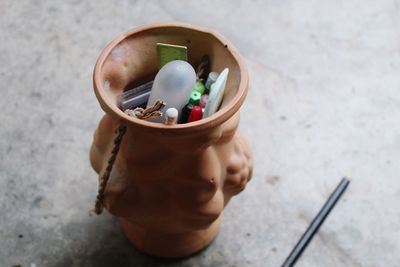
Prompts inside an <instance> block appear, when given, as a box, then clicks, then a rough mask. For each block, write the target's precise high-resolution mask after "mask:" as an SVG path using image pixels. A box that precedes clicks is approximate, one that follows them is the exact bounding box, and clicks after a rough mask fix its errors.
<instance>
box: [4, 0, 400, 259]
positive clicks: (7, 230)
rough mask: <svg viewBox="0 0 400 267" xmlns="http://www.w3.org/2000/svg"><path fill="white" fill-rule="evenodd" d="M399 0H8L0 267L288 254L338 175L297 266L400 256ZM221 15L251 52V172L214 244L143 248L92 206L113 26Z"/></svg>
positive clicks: (220, 25)
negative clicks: (325, 214)
mask: <svg viewBox="0 0 400 267" xmlns="http://www.w3.org/2000/svg"><path fill="white" fill-rule="evenodd" d="M399 6H400V2H399V1H386V0H382V1H361V0H358V1H357V0H351V1H345V0H339V1H317V0H305V1H244V0H240V1H214V2H211V1H178V0H176V1H172V0H167V1H144V0H143V1H126V0H125V1H104V0H101V1H99V0H96V1H94V0H92V1H39V0H37V1H31V0H19V1H12V0H2V1H0V14H1V15H0V34H1V42H0V63H1V64H0V90H1V96H0V107H1V112H0V125H1V126H0V157H1V158H0V210H1V211H0V266H13V265H21V266H279V265H280V264H281V263H282V261H283V260H284V259H285V257H286V256H287V254H288V253H289V251H290V250H291V248H292V247H293V245H294V244H295V242H296V241H297V239H298V238H299V236H300V235H301V233H302V232H303V231H304V229H305V228H306V227H307V225H308V223H309V222H310V220H311V219H312V218H313V216H314V215H315V214H316V212H317V211H318V210H319V208H320V206H321V205H322V204H323V202H324V201H325V199H326V198H327V196H328V195H329V193H330V192H331V190H332V189H333V188H334V187H335V185H336V184H337V182H339V180H340V178H341V177H342V176H344V175H347V176H350V177H351V178H352V183H351V185H350V187H349V190H348V191H347V192H346V194H345V195H344V197H343V199H342V201H340V203H339V204H338V206H337V207H336V208H335V209H334V211H333V213H332V214H331V216H330V217H329V218H328V220H327V221H326V223H325V224H324V225H323V227H322V229H321V231H320V232H319V234H318V235H317V236H316V237H315V239H314V240H313V242H312V243H311V245H310V246H309V247H308V249H307V250H306V252H305V254H304V255H303V257H302V258H301V259H300V261H299V262H298V264H297V266H299V267H300V266H303V267H304V266H307V267H313V266H365V267H372V266H399V264H400V242H399V237H400V212H399V205H400V182H399V176H398V175H399V173H400V167H399V164H398V160H399V158H400V127H399V119H400V91H399V90H400V75H399V70H400V9H399ZM156 21H182V22H189V23H193V24H198V25H202V26H206V27H212V28H214V29H216V30H217V31H219V32H220V33H222V34H223V35H225V36H226V37H227V38H229V39H230V40H231V41H232V42H233V43H234V44H235V45H236V46H237V48H238V49H239V50H240V51H241V53H242V54H243V55H244V57H245V58H246V60H247V63H248V66H249V71H250V75H251V87H250V93H249V95H248V98H247V101H246V103H245V105H244V107H243V109H242V122H241V128H242V131H243V132H244V133H245V134H246V135H247V136H248V137H249V140H250V142H251V143H252V145H253V147H254V155H255V173H254V179H253V180H252V181H251V183H250V184H249V186H248V187H247V189H246V191H244V192H243V193H242V194H241V195H239V196H237V197H236V198H234V199H233V200H232V202H231V203H230V204H229V206H228V208H227V209H226V210H225V213H224V222H223V225H222V229H221V232H220V234H219V236H218V238H217V239H216V240H215V242H214V243H213V244H212V245H211V246H210V247H208V248H207V249H206V250H205V251H203V252H201V253H199V254H197V255H195V256H193V257H191V258H188V259H184V260H180V261H163V260H159V259H154V258H151V257H147V256H144V255H141V254H140V253H138V252H136V251H135V249H134V248H133V247H132V246H131V245H130V244H129V242H128V241H127V240H126V239H125V238H124V237H123V236H122V234H121V232H120V229H119V226H118V224H117V222H116V220H115V218H113V217H112V216H110V215H108V214H104V215H102V216H100V217H90V216H89V215H88V210H89V209H90V208H91V207H92V204H93V200H94V198H95V195H96V188H97V177H96V175H95V173H94V172H93V171H92V170H91V168H90V166H89V161H88V150H89V147H90V143H91V140H92V134H93V131H94V129H95V127H96V126H97V123H98V121H99V119H100V117H101V116H102V114H103V112H102V110H101V109H100V107H99V105H98V103H97V100H96V98H95V96H94V94H93V92H92V85H91V72H92V68H93V66H94V63H95V60H96V58H97V56H98V55H99V53H100V51H101V49H102V48H103V47H104V46H105V44H106V43H107V42H109V41H110V40H111V39H112V38H113V37H115V36H116V35H118V34H120V33H122V32H124V31H126V30H128V29H130V28H133V27H135V26H138V25H141V24H145V23H149V22H156Z"/></svg>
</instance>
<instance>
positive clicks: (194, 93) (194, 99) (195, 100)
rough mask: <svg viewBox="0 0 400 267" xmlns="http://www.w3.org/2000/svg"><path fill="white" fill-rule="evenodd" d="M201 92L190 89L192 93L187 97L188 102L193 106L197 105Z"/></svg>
mask: <svg viewBox="0 0 400 267" xmlns="http://www.w3.org/2000/svg"><path fill="white" fill-rule="evenodd" d="M200 99H201V94H200V93H199V92H197V91H192V94H191V95H190V98H189V104H192V105H193V106H198V105H199V104H200Z"/></svg>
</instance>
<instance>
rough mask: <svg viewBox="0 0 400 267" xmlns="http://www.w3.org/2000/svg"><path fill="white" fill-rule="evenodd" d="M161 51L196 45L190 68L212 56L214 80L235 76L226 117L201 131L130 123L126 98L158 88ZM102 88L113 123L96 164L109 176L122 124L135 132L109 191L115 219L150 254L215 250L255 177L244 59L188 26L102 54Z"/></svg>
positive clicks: (141, 34)
mask: <svg viewBox="0 0 400 267" xmlns="http://www.w3.org/2000/svg"><path fill="white" fill-rule="evenodd" d="M157 42H162V43H172V44H178V45H186V46H187V47H188V52H189V55H188V58H189V62H190V63H192V64H194V65H195V64H196V63H198V62H199V61H200V58H201V57H202V56H203V55H205V54H207V55H209V56H210V61H211V69H212V71H221V70H222V69H223V68H225V67H228V68H229V69H230V76H229V77H228V81H227V87H226V92H225V95H224V100H223V103H222V107H221V109H220V110H219V111H218V112H217V113H215V114H214V115H212V116H210V117H208V118H206V119H202V120H200V121H196V122H192V123H188V124H178V125H173V126H171V125H164V124H160V123H152V122H147V121H142V120H139V119H137V118H133V117H129V116H127V115H126V114H124V113H123V112H122V111H121V110H119V109H118V107H117V106H116V97H117V96H118V94H120V93H122V92H123V91H124V90H126V89H129V88H132V87H133V86H136V85H138V84H141V83H143V82H145V81H149V80H151V79H152V78H154V75H155V73H156V71H157V54H156V48H155V44H156V43H157ZM94 88H95V92H96V96H97V98H98V100H99V102H100V105H101V107H102V108H103V109H104V110H105V112H106V113H107V114H106V115H105V116H104V117H103V119H102V120H101V121H100V124H99V126H98V129H97V130H96V132H95V135H94V141H93V145H92V148H91V154H90V159H91V163H92V166H93V168H94V169H95V171H96V172H98V173H100V172H102V171H104V169H105V168H106V166H107V161H108V159H109V157H110V153H111V149H112V147H113V139H114V137H115V130H116V129H117V128H118V125H119V124H121V123H122V124H123V125H125V126H126V127H127V131H126V133H125V135H124V137H123V140H122V143H121V146H120V151H119V153H118V156H117V158H116V161H115V164H114V167H113V170H112V173H111V176H110V180H109V182H108V184H107V187H106V191H105V200H104V205H105V207H106V209H107V210H108V211H109V212H110V213H112V214H113V215H115V216H117V217H119V218H120V220H121V225H122V228H123V230H124V232H125V234H126V235H127V237H128V238H129V239H130V240H131V241H132V242H133V244H134V245H135V246H136V247H137V248H138V249H139V250H141V251H143V252H146V253H149V254H152V255H156V256H161V257H183V256H187V255H190V254H192V253H194V252H196V251H198V250H200V249H202V248H204V247H205V246H206V245H207V244H209V243H210V242H211V241H212V239H213V238H214V237H215V235H216V234H217V232H218V228H219V223H220V220H221V213H222V211H223V208H224V206H225V205H226V204H227V203H228V201H229V200H230V198H231V197H232V196H234V195H236V194H238V193H239V192H241V191H242V190H243V189H244V188H245V186H246V183H247V182H248V181H249V179H250V177H251V173H252V158H251V151H250V147H249V145H248V144H247V142H246V141H245V140H244V138H243V137H242V136H241V135H240V133H239V132H238V131H237V128H238V125H239V108H240V106H241V104H242V103H243V101H244V99H245V96H246V93H247V89H248V74H247V69H246V67H245V65H244V63H243V61H242V59H241V58H240V55H239V53H238V52H237V50H236V49H235V48H234V47H233V46H232V45H231V44H229V43H228V42H227V41H226V40H225V39H223V38H222V37H221V36H219V35H218V34H216V33H214V32H210V31H207V30H204V29H201V28H197V27H193V26H189V25H184V24H156V25H150V26H146V27H143V28H139V29H135V30H133V31H130V32H128V33H127V34H125V35H123V36H121V37H119V38H117V39H115V40H114V41H113V42H111V43H110V44H109V45H108V46H107V47H106V48H105V49H104V50H103V52H102V54H101V56H100V57H99V59H98V61H97V64H96V67H95V71H94Z"/></svg>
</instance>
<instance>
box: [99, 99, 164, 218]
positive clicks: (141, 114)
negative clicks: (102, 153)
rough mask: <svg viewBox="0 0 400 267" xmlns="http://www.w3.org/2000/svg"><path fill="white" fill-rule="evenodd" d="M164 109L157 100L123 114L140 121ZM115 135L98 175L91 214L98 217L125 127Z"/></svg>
mask: <svg viewBox="0 0 400 267" xmlns="http://www.w3.org/2000/svg"><path fill="white" fill-rule="evenodd" d="M164 107H165V103H164V102H162V101H161V100H157V101H156V102H155V103H154V105H153V106H151V107H148V108H146V109H143V108H135V109H134V110H131V109H127V110H125V113H126V114H128V115H129V116H133V117H136V118H138V119H141V120H145V119H149V118H157V117H160V116H161V115H162V112H161V111H160V110H161V109H163V108H164ZM116 132H117V135H116V136H115V138H114V147H113V149H112V151H111V156H110V158H109V159H108V162H107V167H106V169H105V170H104V172H103V174H100V175H99V188H98V191H97V197H96V202H95V205H94V209H93V212H94V213H96V214H97V215H100V214H101V213H102V212H103V209H104V204H103V202H104V192H105V190H106V186H107V183H108V180H109V179H110V175H111V171H112V168H113V166H114V163H115V159H116V158H117V155H118V151H119V147H120V145H121V142H122V138H123V137H124V134H125V133H126V126H124V125H122V124H120V125H119V126H118V129H117V131H116Z"/></svg>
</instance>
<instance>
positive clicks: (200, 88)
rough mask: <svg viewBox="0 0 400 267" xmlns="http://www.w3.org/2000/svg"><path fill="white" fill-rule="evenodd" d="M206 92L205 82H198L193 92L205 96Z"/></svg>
mask: <svg viewBox="0 0 400 267" xmlns="http://www.w3.org/2000/svg"><path fill="white" fill-rule="evenodd" d="M205 90H206V87H205V86H204V84H203V82H202V81H200V80H197V81H196V83H195V85H194V87H193V91H197V92H199V93H200V94H204V91H205Z"/></svg>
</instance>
